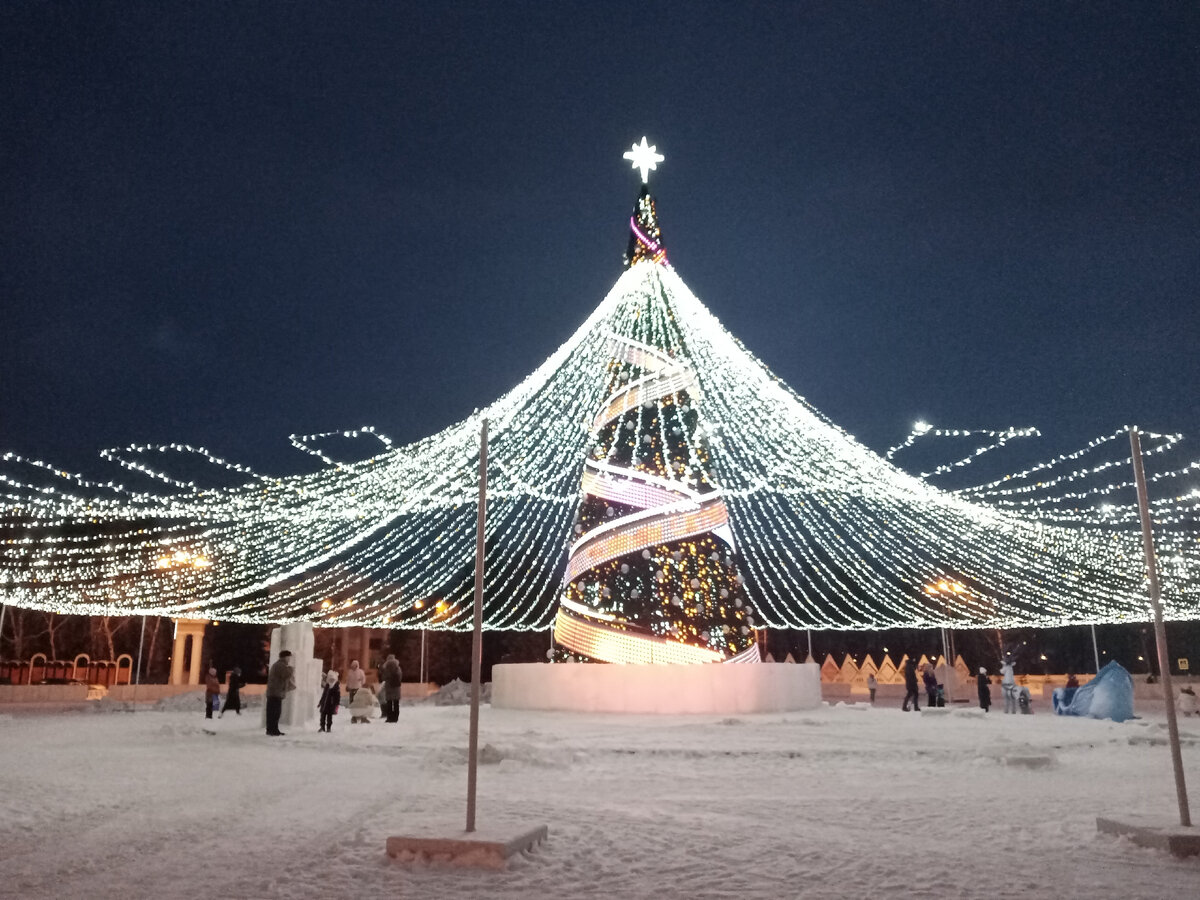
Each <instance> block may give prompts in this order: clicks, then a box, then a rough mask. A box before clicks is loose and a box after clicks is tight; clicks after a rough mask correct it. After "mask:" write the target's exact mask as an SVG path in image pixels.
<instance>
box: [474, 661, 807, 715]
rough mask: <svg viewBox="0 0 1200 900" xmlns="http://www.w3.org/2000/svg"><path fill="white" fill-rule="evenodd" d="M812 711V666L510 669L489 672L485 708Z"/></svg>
mask: <svg viewBox="0 0 1200 900" xmlns="http://www.w3.org/2000/svg"><path fill="white" fill-rule="evenodd" d="M820 705H821V670H820V668H819V667H818V666H817V664H816V663H798V664H788V663H758V664H753V663H750V664H744V665H743V664H724V665H722V664H709V665H691V666H689V665H666V664H659V665H609V664H604V663H517V664H505V665H497V666H494V667H493V668H492V708H493V709H544V710H559V711H572V712H611V713H638V714H647V713H649V714H655V713H657V714H662V715H678V714H681V713H682V714H698V715H735V714H739V713H764V712H788V711H791V710H802V709H817V708H818V707H820Z"/></svg>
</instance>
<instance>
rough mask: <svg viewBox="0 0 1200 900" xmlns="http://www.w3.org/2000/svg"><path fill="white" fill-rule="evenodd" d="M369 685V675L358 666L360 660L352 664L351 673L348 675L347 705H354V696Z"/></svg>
mask: <svg viewBox="0 0 1200 900" xmlns="http://www.w3.org/2000/svg"><path fill="white" fill-rule="evenodd" d="M366 683H367V673H366V672H364V671H363V670H362V668H361V667H360V666H359V664H358V660H357V659H356V660H354V661H353V662H351V663H350V671H349V672H347V673H346V694H347V695H348V697H347V701H346V702H347V703H350V704H353V703H354V695H355V694H357V693H358V691H359V689H360V688H361V687H362V686H363V685H364V684H366Z"/></svg>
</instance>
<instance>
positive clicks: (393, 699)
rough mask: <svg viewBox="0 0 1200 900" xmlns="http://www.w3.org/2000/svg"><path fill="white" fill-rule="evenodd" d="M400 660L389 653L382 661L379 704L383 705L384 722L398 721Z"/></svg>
mask: <svg viewBox="0 0 1200 900" xmlns="http://www.w3.org/2000/svg"><path fill="white" fill-rule="evenodd" d="M400 674H401V673H400V661H399V660H397V659H396V654H394V653H389V654H388V658H387V659H386V660H385V661H384V663H383V671H382V672H381V676H382V677H381V679H380V680H381V681H382V682H383V684H382V685H381V687H382V690H381V691H380V696H379V704H380V706H382V707H383V713H384V721H385V722H399V721H400V680H401V679H400Z"/></svg>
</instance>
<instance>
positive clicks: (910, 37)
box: [0, 0, 1200, 483]
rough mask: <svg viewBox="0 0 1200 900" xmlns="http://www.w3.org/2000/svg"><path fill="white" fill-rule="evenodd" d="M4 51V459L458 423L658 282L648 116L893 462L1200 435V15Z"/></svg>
mask: <svg viewBox="0 0 1200 900" xmlns="http://www.w3.org/2000/svg"><path fill="white" fill-rule="evenodd" d="M0 47H3V53H0V78H2V84H3V99H2V101H0V135H2V137H0V204H2V207H3V214H2V215H0V298H2V302H3V318H2V319H0V322H2V324H0V385H2V393H0V450H12V451H16V452H18V453H21V454H24V455H28V456H32V457H35V458H40V459H45V460H48V461H52V462H55V463H57V464H59V465H61V466H63V467H66V468H71V469H75V470H80V469H86V470H87V471H89V472H103V471H106V469H105V467H104V465H103V464H102V463H100V462H99V461H98V459H97V457H96V453H97V451H99V450H100V449H102V448H106V447H114V446H125V445H128V444H131V443H165V442H170V441H179V442H184V443H191V444H198V445H204V446H206V447H208V448H210V449H211V450H212V451H213V452H215V453H217V454H219V455H221V456H225V457H228V458H231V459H235V460H239V461H242V462H246V463H249V464H251V465H254V466H255V467H256V468H257V469H259V470H260V471H266V472H272V473H280V474H284V473H288V472H292V471H300V470H304V469H307V468H309V466H307V465H306V459H305V457H303V456H302V455H300V454H299V453H298V452H297V451H296V450H294V449H293V448H292V447H291V446H290V445H289V443H288V441H287V436H288V435H289V434H290V433H292V432H298V433H302V434H303V433H311V432H319V431H327V430H332V429H344V428H355V427H358V426H361V425H366V424H371V425H374V426H376V427H378V428H379V429H380V430H381V431H383V432H385V433H387V434H388V435H390V436H392V437H393V438H395V439H396V440H398V441H400V442H408V441H412V440H416V439H419V438H421V437H424V436H426V435H429V434H431V433H434V432H436V431H438V430H440V429H442V428H444V427H446V426H448V425H450V424H451V423H453V422H455V421H458V420H460V419H461V418H463V417H464V416H466V415H468V414H470V412H471V411H472V409H474V408H476V407H482V406H484V405H486V404H487V403H489V402H491V401H492V400H494V399H496V398H497V397H499V396H500V395H501V394H503V393H504V392H506V391H507V390H509V389H510V388H512V387H513V386H514V385H515V384H516V383H517V382H519V381H520V380H521V378H522V377H524V376H525V375H526V374H527V373H528V372H530V371H532V370H533V369H534V368H535V367H536V366H537V365H539V364H540V363H541V362H542V361H543V360H544V359H545V358H546V357H547V356H548V355H549V354H550V353H551V352H553V351H554V349H555V348H556V347H558V345H559V344H560V343H561V342H562V341H563V340H565V339H566V338H567V337H568V336H569V335H570V334H571V333H572V332H573V331H574V330H575V328H576V327H577V326H578V325H579V324H580V323H581V322H582V321H583V319H584V318H585V317H586V316H587V315H588V313H589V312H590V311H591V310H592V309H593V308H594V307H595V306H596V305H597V304H598V303H599V302H600V301H601V299H602V298H603V297H604V295H605V294H606V293H607V292H608V290H609V288H610V287H611V286H612V284H613V282H614V281H615V280H616V278H617V277H618V276H619V275H620V273H621V270H622V265H621V254H622V252H623V251H624V249H625V245H626V240H627V224H626V223H627V219H628V216H629V213H630V210H631V208H632V205H633V201H634V199H635V198H636V196H637V193H638V190H639V187H640V180H639V177H638V175H637V173H635V172H633V171H632V170H631V169H630V167H629V163H628V162H626V161H625V160H623V159H622V158H621V155H622V153H623V152H624V151H626V150H628V149H629V146H630V145H631V144H632V143H634V142H635V141H638V140H640V138H641V137H642V135H646V136H647V138H648V139H649V141H650V143H652V144H655V145H657V147H658V149H659V151H660V152H662V153H663V154H664V155H665V156H666V161H665V163H663V164H662V165H661V166H660V168H659V170H658V172H656V173H653V174H652V175H651V181H650V184H651V189H652V190H653V191H654V193H655V196H656V198H657V201H658V211H659V215H660V218H661V223H662V227H663V233H664V236H665V242H666V246H667V248H668V251H669V253H670V258H671V261H672V263H673V264H674V266H675V267H676V269H677V270H678V271H679V273H680V275H681V276H682V277H683V279H684V281H685V282H686V283H687V284H688V285H689V286H690V287H691V288H692V290H693V291H694V292H695V293H696V295H697V296H698V297H699V298H700V299H701V300H702V301H703V302H704V303H706V304H707V305H708V307H709V308H710V309H711V310H712V311H713V312H714V313H715V314H716V315H717V316H718V317H719V318H720V319H721V320H722V322H723V323H724V324H725V326H726V327H727V328H729V329H730V331H732V332H733V333H734V334H735V335H737V336H738V337H739V338H740V339H741V340H742V341H743V342H744V343H745V345H746V346H747V347H748V348H749V349H750V350H751V351H753V352H754V353H755V354H756V355H757V356H758V357H759V358H760V359H762V360H763V361H764V362H765V363H766V364H767V365H769V366H770V367H771V368H772V369H773V370H774V371H775V372H776V373H777V374H779V375H780V376H781V377H782V378H783V379H784V380H785V381H787V382H788V383H789V384H790V385H791V386H792V387H793V388H794V389H795V390H796V391H797V392H798V393H800V394H801V395H803V396H805V397H806V398H807V399H809V400H810V401H811V402H812V403H813V404H814V405H815V406H816V407H817V408H819V409H820V410H822V411H823V412H824V413H825V414H826V415H828V416H829V417H830V418H831V419H833V420H834V421H835V422H837V423H839V424H840V425H842V426H843V427H845V428H846V429H847V430H848V431H849V432H851V433H852V434H855V435H856V436H858V437H859V438H860V439H861V440H862V441H863V442H865V443H866V444H867V445H868V446H871V447H873V448H874V449H876V450H879V451H883V450H886V449H887V447H889V446H890V445H892V444H895V443H898V442H899V441H900V440H902V439H903V438H904V436H905V435H906V434H907V432H908V430H909V428H910V426H911V424H912V423H913V422H914V421H915V420H917V419H919V418H923V419H926V420H928V421H930V422H932V423H933V424H935V425H937V426H941V427H948V428H964V427H975V428H978V427H993V428H1000V427H1006V426H1010V425H1014V426H1027V425H1032V426H1036V427H1038V428H1040V429H1041V430H1042V432H1043V433H1044V435H1045V437H1044V438H1042V441H1041V443H1040V444H1039V447H1040V448H1042V449H1044V453H1042V454H1041V455H1044V456H1049V455H1051V454H1052V453H1057V452H1061V451H1067V450H1072V449H1075V448H1076V447H1077V446H1079V445H1080V444H1081V443H1082V442H1084V441H1085V440H1086V439H1088V438H1092V437H1097V436H1099V435H1102V434H1107V433H1109V432H1111V431H1113V430H1115V429H1116V428H1118V427H1120V426H1122V425H1125V424H1130V423H1136V424H1140V425H1143V426H1144V427H1146V428H1150V429H1153V430H1159V431H1182V432H1184V433H1185V434H1186V435H1188V436H1189V437H1190V439H1191V440H1190V441H1189V444H1191V443H1192V442H1194V441H1198V440H1200V353H1197V351H1196V346H1197V343H1198V341H1200V312H1198V311H1197V307H1196V295H1197V289H1198V286H1200V5H1197V4H1195V3H1189V2H1177V3H1162V4H1160V3H1151V2H1140V3H1132V4H1131V3H1120V4H1112V5H1111V6H1110V5H1107V4H1087V5H1083V4H1075V3H1044V2H1043V3H1036V4H1027V5H1023V4H1017V3H1004V4H1000V3H929V4H921V3H899V2H896V3H869V4H868V3H848V2H836V3H827V4H825V3H788V4H782V3H781V4H768V3H746V4H729V3H712V4H701V3H678V2H677V3H668V4H655V3H638V4H625V3H613V2H606V3H602V4H601V3H594V4H589V3H584V4H570V3H546V4H521V3H509V2H506V3H473V4H461V3H459V4H456V3H446V4H422V5H420V6H417V5H415V4H400V3H347V4H341V3H339V4H322V5H317V4H291V3H287V4H285V3H254V4H244V3H237V4H225V5H222V4H215V3H203V4H195V3H189V4H182V3H165V4H163V3H141V4H139V3H96V2H91V0H89V2H81V3H53V4H50V3H34V2H12V3H6V4H3V5H2V6H0ZM1192 452H1193V453H1194V454H1195V455H1200V451H1196V450H1195V447H1194V446H1193V447H1192ZM309 462H311V460H309ZM134 477H135V476H132V475H129V474H128V473H124V474H123V475H122V477H121V478H120V480H122V481H125V482H126V483H130V481H131V480H132V479H134Z"/></svg>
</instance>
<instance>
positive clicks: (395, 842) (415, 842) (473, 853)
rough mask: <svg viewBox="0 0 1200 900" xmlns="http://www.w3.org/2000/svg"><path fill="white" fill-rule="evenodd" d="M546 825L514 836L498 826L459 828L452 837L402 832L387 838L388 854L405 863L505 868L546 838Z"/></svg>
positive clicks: (548, 831) (498, 869) (502, 869)
mask: <svg viewBox="0 0 1200 900" xmlns="http://www.w3.org/2000/svg"><path fill="white" fill-rule="evenodd" d="M549 834H550V830H549V829H548V828H547V827H546V826H545V825H539V826H538V827H537V828H533V829H530V830H529V831H525V832H523V833H520V834H517V835H515V836H514V835H513V834H512V833H511V832H507V833H504V832H501V831H499V830H498V829H487V828H482V829H479V830H478V831H473V832H466V831H460V832H458V833H457V834H456V835H454V836H452V837H415V836H410V835H402V836H399V837H390V838H388V839H387V855H388V856H390V857H391V858H392V859H395V860H398V861H400V862H403V863H438V864H442V865H447V866H456V867H457V866H469V867H473V868H480V869H493V870H495V871H504V870H505V869H507V868H508V860H509V857H511V856H514V855H515V854H517V853H523V852H525V851H527V850H533V849H534V848H535V847H537V846H538V845H539V844H541V843H542V842H543V841H545V840H546V838H547V837H548V836H549Z"/></svg>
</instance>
